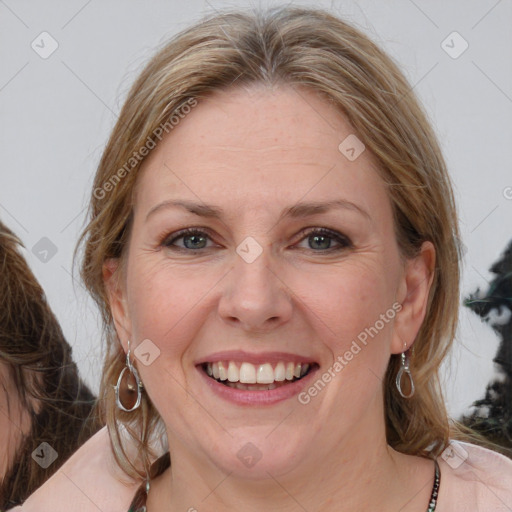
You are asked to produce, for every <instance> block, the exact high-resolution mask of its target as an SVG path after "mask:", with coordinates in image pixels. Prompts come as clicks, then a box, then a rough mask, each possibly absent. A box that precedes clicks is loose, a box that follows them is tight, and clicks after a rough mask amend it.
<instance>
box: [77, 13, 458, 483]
mask: <svg viewBox="0 0 512 512" xmlns="http://www.w3.org/2000/svg"><path fill="white" fill-rule="evenodd" d="M253 83H261V84H267V85H275V84H281V83H282V84H287V85H291V86H295V85H296V86H301V87H307V88H309V89H311V90H313V91H316V92H317V93H320V94H321V95H323V97H325V98H326V100H327V101H329V102H330V103H332V104H334V105H335V106H337V108H339V111H340V113H342V114H343V115H344V116H346V117H347V119H348V120H349V121H350V123H351V124H352V126H353V127H354V129H355V132H356V133H357V136H358V138H360V139H361V140H362V141H363V143H364V144H365V145H366V147H367V149H369V150H370V151H371V152H372V153H373V155H374V156H375V157H376V159H377V161H378V163H379V167H380V173H381V176H382V179H383V180H384V182H385V184H386V186H387V190H388V193H389V197H390V199H391V202H392V206H393V211H394V217H395V226H396V236H397V240H398V244H399V247H400V250H401V253H402V255H403V256H404V257H411V256H413V255H415V254H416V253H417V251H418V250H419V248H420V246H421V244H422V242H423V241H426V240H429V241H431V242H432V243H433V244H434V246H435V250H436V268H435V273H434V279H433V284H432V287H431V290H430V296H429V301H428V310H427V314H426V318H425V321H424V322H423V325H422V327H421V329H420V331H419V333H418V336H417V338H416V340H415V343H414V347H415V350H414V356H413V358H412V362H411V371H412V374H413V377H414V382H415V386H416V393H415V395H414V396H413V397H412V398H411V399H409V400H405V399H403V398H402V397H400V395H399V394H398V392H397V389H396V386H395V384H394V379H395V376H396V373H397V371H398V368H399V358H398V357H397V356H391V359H390V362H389V367H388V369H387V374H386V380H385V385H384V402H385V411H386V418H385V420H386V430H387V440H388V443H389V444H390V445H391V446H392V447H393V448H395V449H396V450H399V451H401V452H404V453H407V454H414V455H421V456H425V457H433V456H437V455H438V454H439V453H441V452H442V451H443V450H444V448H445V447H446V446H447V444H448V440H449V438H450V436H451V437H456V438H462V437H463V435H462V433H461V430H460V429H459V427H458V426H457V425H456V424H455V423H451V424H450V421H449V418H448V415H447V411H446V408H445V404H444V400H443V396H442V391H441V388H440V382H439V374H438V372H439V367H440V364H441V362H442V361H443V359H444V357H445V355H446V353H447V351H448V349H449V347H450V345H451V343H452V340H453V338H454V335H455V329H456V325H457V315H458V304H459V253H458V244H457V241H458V227H457V215H456V209H455V204H454V199H453V193H452V189H451V185H450V180H449V177H448V173H447V170H446V165H445V162H444V160H443V157H442V154H441V151H440V148H439V145H438V142H437V140H436V137H435V135H434V133H433V131H432V129H431V127H430V125H429V122H428V121H427V118H426V115H425V113H424V112H423V110H422V108H421V107H420V105H419V104H418V101H417V100H416V98H415V96H414V94H413V91H412V88H411V86H410V85H409V84H408V83H407V81H406V79H405V78H404V76H403V75H402V73H401V72H400V70H399V69H398V67H397V65H396V64H395V63H394V62H393V61H392V60H391V59H390V58H389V57H388V56H387V55H386V54H385V53H383V51H381V50H380V49H379V48H378V47H377V46H376V45H375V44H374V43H373V42H372V41H370V39H369V38H368V37H366V36H365V35H363V34H362V33H361V32H359V31H358V30H356V29H355V28H353V27H352V26H350V25H348V24H347V23H345V22H343V21H341V20H340V19H338V18H336V17H335V16H333V15H331V14H329V13H327V12H324V11H322V10H318V9H306V8H299V7H289V6H287V7H279V8H275V9H271V10H267V11H263V12H262V11H257V12H254V13H242V12H228V13H224V14H220V15H216V16H214V17H211V18H209V19H206V20H204V21H202V22H200V23H198V24H196V25H194V26H192V27H191V28H189V29H187V30H185V31H183V32H182V33H180V34H178V35H177V36H175V37H174V38H173V39H172V40H171V41H170V42H168V43H167V44H166V45H165V46H164V47H163V48H162V49H161V50H160V51H159V52H158V53H157V54H156V55H155V56H154V57H153V58H152V59H151V60H150V62H149V63H148V64H147V65H146V67H145V68H144V70H143V71H142V73H141V74H140V76H139V77H138V79H137V80H136V82H135V83H134V85H133V87H132V88H131V90H130V92H129V95H128V97H127V99H126V102H125V104H124V107H123V109H122V111H121V114H120V116H119V120H118V122H117V123H116V125H115V127H114V130H113V132H112V134H111V137H110V139H109V141H108V144H107V147H106V148H105V151H104V153H103V156H102V159H101V162H100V164H99V168H98V170H97V173H96V177H95V181H94V185H93V186H94V192H93V194H92V197H91V203H90V212H89V214H90V221H89V223H88V225H87V227H86V228H85V230H84V232H83V233H82V236H81V238H80V240H79V245H78V246H77V249H78V247H79V246H80V244H82V243H83V244H84V245H85V247H84V257H83V264H82V269H81V273H82V278H83V280H84V282H85V284H86V286H87V288H88V289H89V291H90V293H91V294H92V296H93V297H94V299H95V300H96V302H97V303H98V305H99V307H100V310H101V313H102V316H103V322H104V327H105V334H106V339H107V356H106V361H105V366H104V372H103V380H102V388H101V396H102V398H103V399H104V403H103V406H104V412H105V413H106V419H107V423H108V425H109V431H110V433H111V438H112V442H113V446H114V451H115V454H116V457H117V460H118V462H119V464H120V465H121V467H122V468H123V469H124V470H125V471H126V472H127V473H128V474H130V475H135V474H137V473H138V474H139V475H141V476H143V474H144V472H143V471H141V469H140V467H139V468H138V467H136V464H134V463H133V461H130V460H128V457H127V456H126V452H125V450H124V447H123V443H122V440H121V438H120V435H119V429H118V427H119V424H122V425H124V426H125V427H126V428H127V430H128V432H129V433H130V435H132V437H133V439H134V440H135V441H136V443H137V446H138V447H139V449H140V452H139V453H140V455H141V457H142V460H143V465H144V466H145V470H144V471H146V470H147V464H148V460H149V459H148V457H149V456H150V455H151V450H150V446H149V443H150V440H151V438H152V436H153V434H154V429H155V428H156V426H157V424H158V422H159V416H158V412H157V411H156V410H155V408H154V407H153V405H152V404H151V400H150V398H149V397H148V396H147V395H146V394H144V397H143V403H142V407H141V408H139V409H138V410H137V411H136V412H134V413H131V415H128V414H126V413H122V412H121V411H119V410H116V406H115V402H114V398H113V391H112V387H113V385H114V384H115V382H116V380H117V378H118V375H119V373H120V372H121V370H122V368H123V367H124V364H125V355H124V352H123V351H122V348H121V346H120V343H119V340H118V338H117V335H116V332H115V329H114V327H113V322H112V316H111V312H110V308H109V303H108V299H107V295H106V290H105V286H104V282H103V277H102V265H103V263H104V262H105V260H107V259H108V258H119V259H120V260H121V263H122V261H123V258H122V257H123V255H124V254H125V250H126V247H127V243H128V237H129V233H130V227H131V219H132V196H133V191H134V188H135V184H136V179H137V170H138V169H139V168H140V163H141V162H140V161H137V162H131V164H130V166H129V169H127V168H126V162H129V161H130V158H132V156H133V153H134V151H137V150H139V148H141V147H143V146H145V145H147V144H148V141H152V143H155V144H156V143H158V140H157V138H158V137H155V133H158V127H159V126H160V127H161V126H162V125H164V124H165V123H167V122H168V119H169V117H170V116H171V115H172V114H173V113H175V112H177V111H179V110H180V109H181V108H183V106H184V105H185V104H186V103H187V102H190V101H191V100H196V101H199V102H200V101H201V98H205V97H207V96H208V95H209V94H211V93H212V92H213V91H216V90H220V89H228V88H230V87H236V86H239V85H248V84H253ZM171 136H172V134H171ZM141 161H143V159H141ZM132 164H133V165H132ZM122 169H124V172H123V171H122ZM121 175H122V176H121ZM116 176H117V178H116ZM118 178H119V179H118ZM106 183H110V186H108V187H106V186H105V184H106ZM107 189H108V190H107ZM120 272H122V266H121V270H120ZM152 455H153V456H154V455H155V454H152Z"/></svg>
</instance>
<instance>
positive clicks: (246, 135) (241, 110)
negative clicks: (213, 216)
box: [135, 85, 389, 214]
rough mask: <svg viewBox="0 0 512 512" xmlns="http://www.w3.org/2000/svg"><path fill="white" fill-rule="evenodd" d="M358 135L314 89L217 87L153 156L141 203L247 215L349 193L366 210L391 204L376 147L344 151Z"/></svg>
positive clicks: (141, 182) (143, 177)
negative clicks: (194, 205) (177, 202)
mask: <svg viewBox="0 0 512 512" xmlns="http://www.w3.org/2000/svg"><path fill="white" fill-rule="evenodd" d="M347 137H349V139H347ZM354 137H355V134H354V129H353V128H352V126H351V125H350V123H349V122H348V121H347V119H346V118H345V117H344V116H343V115H342V114H341V113H340V112H339V110H338V109H337V108H336V107H335V105H334V104H332V103H329V102H328V101H327V100H326V99H324V98H323V97H321V96H320V95H318V94H317V93H315V92H313V91H311V90H308V89H304V88H296V87H291V86H281V87H278V88H276V89H270V88H268V87H266V86H262V85H256V86H251V87H249V88H242V87H239V88H232V89H228V90H225V91H217V92H215V93H214V94H212V95H211V96H209V97H207V98H205V99H201V100H199V101H198V104H197V106H196V107H194V108H193V109H192V110H191V112H190V113H188V114H187V115H186V116H184V118H183V119H181V121H180V122H179V124H178V125H176V126H175V127H174V129H173V130H172V131H171V132H170V134H169V135H167V137H166V138H164V139H163V140H162V142H160V144H159V145H158V146H157V147H156V148H155V149H154V150H153V152H152V153H151V154H150V155H149V157H148V158H147V159H146V160H145V162H144V164H143V166H142V168H141V171H140V172H141V174H140V175H139V177H138V185H137V191H136V198H135V207H136V209H143V210H145V211H147V210H148V208H150V207H151V206H152V205H154V204H155V203H158V202H159V201H165V200H169V199H173V198H185V199H190V200H194V201H196V202H205V203H208V204H219V205H220V206H222V208H223V209H226V208H227V209H229V208H231V210H233V211H234V210H236V211H237V214H239V213H240V212H241V211H250V210H253V211H258V210H260V209H261V208H268V206H269V205H281V204H283V203H286V204H287V205H288V203H291V204H293V203H296V202H297V201H299V200H301V199H302V198H304V199H308V200H310V201H318V200H336V199H340V198H343V199H347V200H350V201H354V202H357V203H358V204H359V205H360V206H361V207H362V208H365V209H370V208H371V207H373V208H374V207H375V206H376V205H378V203H382V202H384V203H388V202H389V201H388V198H387V194H386V191H385V187H384V184H383V182H382V180H381V178H380V176H379V174H378V172H377V170H376V169H377V167H376V164H375V160H374V158H373V157H372V155H371V154H370V152H369V151H366V150H364V151H363V152H362V153H361V154H360V155H359V156H358V157H357V158H356V159H355V160H351V159H349V158H347V156H346V155H345V154H344V153H343V152H342V151H340V144H342V149H343V148H344V146H343V144H345V143H344V142H343V141H345V140H348V141H351V142H352V141H355V142H356V143H357V139H354ZM345 145H346V144H345ZM356 150H360V148H359V147H356ZM381 206H382V207H383V208H384V209H386V208H387V209H388V210H389V205H386V204H383V205H381ZM381 213H384V212H381Z"/></svg>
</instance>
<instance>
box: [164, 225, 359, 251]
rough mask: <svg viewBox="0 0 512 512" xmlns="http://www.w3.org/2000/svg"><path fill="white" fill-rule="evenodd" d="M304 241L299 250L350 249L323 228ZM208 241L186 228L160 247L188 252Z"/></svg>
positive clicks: (202, 234)
mask: <svg viewBox="0 0 512 512" xmlns="http://www.w3.org/2000/svg"><path fill="white" fill-rule="evenodd" d="M179 240H182V243H181V244H180V245H178V244H177V243H176V242H178V241H179ZM306 240H307V242H308V247H301V248H303V249H309V250H312V251H314V252H331V251H340V250H343V249H347V248H349V247H352V243H351V241H350V240H349V239H348V238H347V237H346V236H344V235H342V234H341V233H338V232H336V231H331V230H329V229H325V228H312V229H310V230H309V231H308V232H307V233H306V235H305V236H304V237H303V238H302V239H301V243H302V242H303V241H306ZM208 241H210V242H211V239H210V235H209V234H208V233H207V232H205V231H201V230H199V229H194V228H188V229H183V230H181V231H178V232H177V233H173V234H172V235H171V236H170V237H167V238H165V239H164V240H163V241H162V243H161V245H162V246H163V247H166V248H168V249H172V250H177V251H187V252H189V251H200V250H202V249H210V248H211V247H212V246H213V245H208ZM333 244H334V245H333ZM299 247H300V246H299Z"/></svg>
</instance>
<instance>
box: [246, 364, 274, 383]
mask: <svg viewBox="0 0 512 512" xmlns="http://www.w3.org/2000/svg"><path fill="white" fill-rule="evenodd" d="M240 382H242V383H244V384H256V368H255V367H254V365H253V364H251V363H242V366H240ZM258 382H260V381H259V380H258ZM272 382H274V379H272Z"/></svg>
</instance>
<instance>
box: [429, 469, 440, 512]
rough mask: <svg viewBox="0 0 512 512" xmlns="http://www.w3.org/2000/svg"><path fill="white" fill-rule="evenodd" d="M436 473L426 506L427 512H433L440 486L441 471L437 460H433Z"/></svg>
mask: <svg viewBox="0 0 512 512" xmlns="http://www.w3.org/2000/svg"><path fill="white" fill-rule="evenodd" d="M434 464H435V467H436V472H435V476H434V485H433V487H432V493H431V494H430V502H429V504H428V508H427V512H434V511H435V509H436V506H437V497H438V496H439V486H440V485H441V470H440V469H439V464H438V463H437V460H436V459H434Z"/></svg>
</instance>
